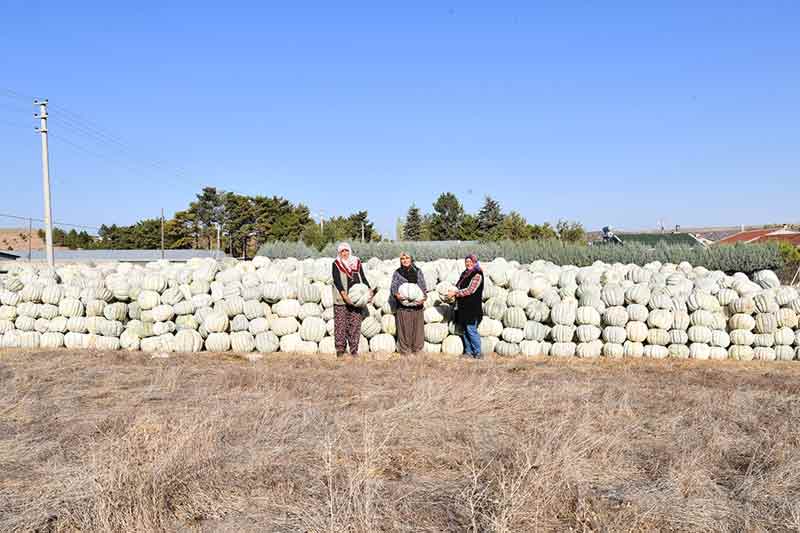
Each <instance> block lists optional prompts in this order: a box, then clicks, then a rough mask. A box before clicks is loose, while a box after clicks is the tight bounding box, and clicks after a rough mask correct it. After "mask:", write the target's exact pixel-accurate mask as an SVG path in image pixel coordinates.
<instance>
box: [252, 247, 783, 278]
mask: <svg viewBox="0 0 800 533" xmlns="http://www.w3.org/2000/svg"><path fill="white" fill-rule="evenodd" d="M401 251H405V252H408V253H410V254H411V255H412V256H414V258H415V259H416V260H418V261H432V260H434V259H439V258H449V259H459V258H462V257H464V256H466V255H467V254H471V253H474V254H476V255H477V256H478V258H480V259H482V260H484V261H491V260H492V259H494V258H496V257H504V258H505V259H508V260H509V261H512V260H513V261H519V262H520V263H530V262H532V261H535V260H537V259H542V260H545V261H552V262H553V263H555V264H557V265H577V266H587V265H591V264H592V263H594V262H595V261H603V262H604V263H625V264H627V263H634V264H637V265H644V264H645V263H649V262H651V261H661V262H662V263H676V264H677V263H680V262H681V261H687V262H689V263H690V264H692V265H693V266H704V267H706V268H708V269H710V270H722V271H725V272H746V273H750V272H755V271H756V270H762V269H765V268H769V269H778V268H780V267H781V266H783V265H784V259H783V257H782V256H781V251H780V248H779V247H778V246H777V245H776V244H735V245H721V246H711V247H708V248H703V247H700V246H688V245H669V244H665V243H660V244H658V245H656V246H655V247H647V246H644V245H639V244H626V245H595V246H587V245H585V244H572V243H563V242H561V241H558V240H534V241H497V242H485V243H477V242H453V243H427V242H371V243H358V242H356V243H353V252H354V253H355V254H356V255H358V256H360V257H361V258H363V259H365V260H366V259H369V258H371V257H377V258H379V259H394V258H396V257H398V256H399V255H400V252H401ZM259 255H265V256H267V257H297V258H298V259H304V258H307V257H320V256H321V257H334V256H336V245H334V244H329V245H328V246H326V247H325V248H324V249H323V250H322V252H317V251H316V250H314V249H313V248H309V247H307V246H305V245H304V244H302V243H268V244H265V245H264V246H263V247H262V248H261V250H259Z"/></svg>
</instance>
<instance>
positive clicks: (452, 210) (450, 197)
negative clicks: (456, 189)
mask: <svg viewBox="0 0 800 533" xmlns="http://www.w3.org/2000/svg"><path fill="white" fill-rule="evenodd" d="M433 211H434V212H433V217H432V219H431V239H432V240H434V241H452V240H457V239H459V238H460V236H461V224H462V223H463V222H464V207H463V206H462V205H461V202H459V201H458V198H456V195H455V194H453V193H451V192H447V193H442V194H441V195H439V198H437V199H436V202H434V204H433Z"/></svg>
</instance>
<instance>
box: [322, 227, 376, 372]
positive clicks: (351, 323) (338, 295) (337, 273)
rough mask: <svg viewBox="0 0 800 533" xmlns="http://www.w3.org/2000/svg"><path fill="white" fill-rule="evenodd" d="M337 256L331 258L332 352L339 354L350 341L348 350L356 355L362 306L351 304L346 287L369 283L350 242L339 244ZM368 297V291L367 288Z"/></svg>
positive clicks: (341, 354) (342, 352)
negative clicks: (333, 258) (334, 348)
mask: <svg viewBox="0 0 800 533" xmlns="http://www.w3.org/2000/svg"><path fill="white" fill-rule="evenodd" d="M337 251H338V256H337V257H336V260H335V261H334V262H333V266H332V267H331V268H332V275H333V338H334V342H335V345H336V356H337V357H341V356H343V355H344V354H345V351H346V349H347V347H348V344H349V345H350V354H351V355H354V356H355V355H358V341H359V340H360V339H361V321H362V320H363V318H364V314H363V313H364V310H363V309H362V308H359V307H356V306H354V305H353V302H352V301H351V300H350V297H349V296H348V295H347V291H348V290H350V287H352V286H353V285H355V284H356V283H363V284H364V285H366V286H367V287H369V281H367V276H366V275H365V274H364V266H363V265H362V264H361V261H360V260H359V259H358V257H356V256H354V255H353V251H352V250H351V248H350V245H349V244H347V243H346V242H343V243H341V244H339V247H338V248H337ZM370 300H372V292H371V291H370Z"/></svg>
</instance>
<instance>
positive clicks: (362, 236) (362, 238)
mask: <svg viewBox="0 0 800 533" xmlns="http://www.w3.org/2000/svg"><path fill="white" fill-rule="evenodd" d="M361 242H364V223H363V222H362V223H361Z"/></svg>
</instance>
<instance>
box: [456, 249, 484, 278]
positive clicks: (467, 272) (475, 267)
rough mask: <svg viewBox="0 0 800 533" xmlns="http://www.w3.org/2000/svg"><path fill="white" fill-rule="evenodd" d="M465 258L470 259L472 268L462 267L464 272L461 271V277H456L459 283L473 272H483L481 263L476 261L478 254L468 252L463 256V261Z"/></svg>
mask: <svg viewBox="0 0 800 533" xmlns="http://www.w3.org/2000/svg"><path fill="white" fill-rule="evenodd" d="M467 259H472V268H470V269H464V272H462V273H461V277H460V278H458V282H459V283H461V280H463V279H464V278H466V277H467V276H469V275H470V274H472V273H473V272H483V269H482V268H481V264H480V263H479V262H478V256H477V255H475V254H469V255H468V256H467V257H465V258H464V261H466V260H467Z"/></svg>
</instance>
